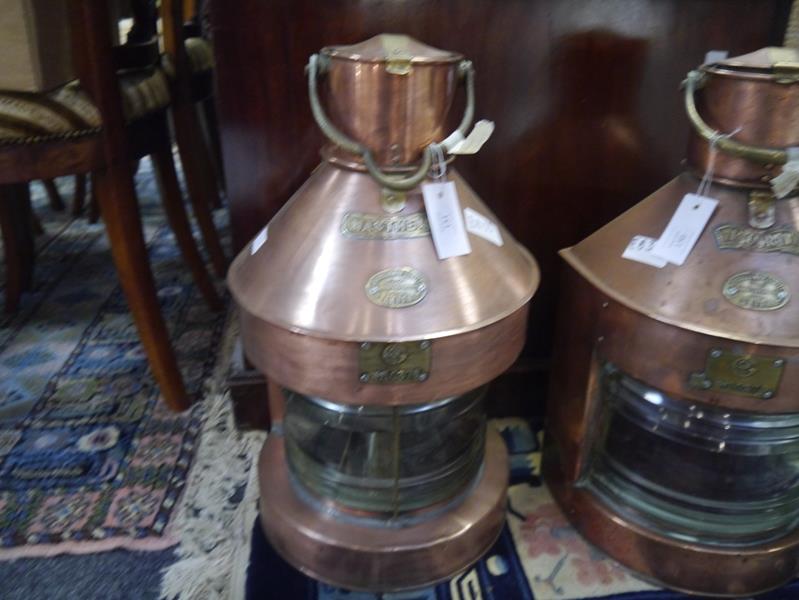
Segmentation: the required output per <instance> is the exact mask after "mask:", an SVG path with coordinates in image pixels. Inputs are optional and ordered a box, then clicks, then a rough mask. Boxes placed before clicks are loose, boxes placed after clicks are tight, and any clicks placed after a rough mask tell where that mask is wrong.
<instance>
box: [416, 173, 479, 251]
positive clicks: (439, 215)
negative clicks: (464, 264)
mask: <svg viewBox="0 0 799 600" xmlns="http://www.w3.org/2000/svg"><path fill="white" fill-rule="evenodd" d="M422 195H423V196H424V208H425V210H426V211H427V220H428V222H429V223H430V233H431V234H432V235H433V244H435V247H436V254H438V258H440V259H441V260H444V259H445V258H450V257H451V256H463V255H464V254H469V253H470V252H471V251H472V247H471V246H470V245H469V237H468V236H467V235H466V227H465V226H464V224H463V212H462V211H461V203H460V200H458V192H457V191H456V189H455V183H453V182H452V181H446V182H444V183H425V184H424V185H422Z"/></svg>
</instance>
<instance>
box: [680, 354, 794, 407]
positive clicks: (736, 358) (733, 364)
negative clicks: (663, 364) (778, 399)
mask: <svg viewBox="0 0 799 600" xmlns="http://www.w3.org/2000/svg"><path fill="white" fill-rule="evenodd" d="M784 367H785V360H784V359H782V358H773V357H768V356H751V355H747V354H735V353H734V352H725V351H723V350H719V349H718V348H714V349H712V350H711V351H710V352H709V353H708V355H707V363H706V365H705V370H704V371H701V372H698V373H691V376H690V377H689V378H688V385H689V386H690V387H692V388H694V389H698V390H707V391H710V390H715V391H718V392H725V393H727V394H735V395H736V396H747V397H749V398H765V399H768V398H772V397H773V396H774V394H776V393H777V388H778V387H779V385H780V379H781V377H782V370H783V368H784Z"/></svg>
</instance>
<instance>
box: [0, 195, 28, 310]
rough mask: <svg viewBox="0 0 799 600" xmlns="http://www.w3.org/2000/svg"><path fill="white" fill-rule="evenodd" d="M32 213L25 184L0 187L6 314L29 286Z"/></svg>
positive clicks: (13, 308)
mask: <svg viewBox="0 0 799 600" xmlns="http://www.w3.org/2000/svg"><path fill="white" fill-rule="evenodd" d="M32 226H33V212H32V211H31V203H30V193H29V190H28V184H27V182H25V183H15V184H10V185H3V186H0V230H1V231H2V234H3V248H4V251H5V261H6V305H5V310H6V312H7V313H12V312H14V311H16V310H17V307H18V306H19V299H20V296H22V292H23V291H25V290H27V289H30V287H31V285H32V283H33V265H34V256H35V253H34V249H35V247H34V240H33V227H32Z"/></svg>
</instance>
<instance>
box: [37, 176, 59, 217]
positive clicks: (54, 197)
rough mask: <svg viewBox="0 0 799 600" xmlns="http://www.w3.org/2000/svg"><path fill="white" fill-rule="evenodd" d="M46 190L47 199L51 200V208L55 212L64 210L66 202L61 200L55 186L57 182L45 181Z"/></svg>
mask: <svg viewBox="0 0 799 600" xmlns="http://www.w3.org/2000/svg"><path fill="white" fill-rule="evenodd" d="M42 183H43V184H44V189H45V190H47V197H48V198H50V208H52V209H53V210H58V211H62V210H64V201H63V200H62V199H61V194H60V193H59V192H58V188H57V187H56V186H55V181H53V180H52V179H44V180H43V181H42Z"/></svg>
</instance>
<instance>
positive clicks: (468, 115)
mask: <svg viewBox="0 0 799 600" xmlns="http://www.w3.org/2000/svg"><path fill="white" fill-rule="evenodd" d="M323 60H324V58H321V59H320V57H319V55H318V54H312V55H311V57H310V58H309V59H308V66H307V67H306V70H307V72H308V97H309V98H310V100H311V112H312V113H313V116H314V120H316V124H317V125H319V129H321V130H322V133H324V134H325V135H326V136H327V138H328V139H329V140H330V141H331V142H333V143H334V144H335V145H336V146H339V147H340V148H343V149H344V150H346V151H347V152H352V153H353V154H358V155H360V156H361V157H362V158H363V162H364V164H365V165H366V169H367V171H369V174H370V175H371V176H372V177H373V178H374V179H375V180H376V181H377V182H378V183H379V184H380V185H381V186H383V187H385V188H389V189H392V190H399V191H408V190H412V189H413V188H415V187H416V186H417V185H419V184H420V183H421V182H422V181H423V180H424V178H425V177H426V176H427V173H428V172H429V171H430V166H431V165H432V164H433V149H432V148H431V147H430V146H428V147H427V148H425V149H424V154H423V155H422V163H421V164H420V165H419V168H418V169H417V170H416V172H414V173H413V174H412V175H408V176H404V177H403V176H398V175H388V174H386V173H384V172H383V171H381V170H380V167H379V166H378V165H377V163H376V162H375V159H374V157H373V156H372V152H371V151H370V150H369V149H368V148H367V147H366V146H364V145H363V144H361V143H359V142H356V141H355V140H353V139H350V138H349V137H347V136H346V135H345V134H344V133H342V132H341V131H339V130H338V129H337V128H336V126H335V125H333V123H331V122H330V120H329V119H328V118H327V115H326V114H325V111H324V109H323V108H322V103H321V102H320V101H319V92H318V90H317V85H316V81H317V76H318V74H319V73H320V72H323V71H324V70H325V68H326V66H325V64H324V63H323V62H322V61H323ZM458 70H459V72H460V73H461V74H462V75H464V76H465V77H466V110H465V111H464V113H463V119H461V124H460V125H459V126H458V129H456V130H455V131H454V132H453V133H452V134H451V135H450V136H449V137H447V138H446V139H445V140H444V141H443V142H441V146H443V147H444V148H445V149H448V147H449V145H453V146H454V145H455V143H456V142H457V141H459V140H462V139H463V138H464V137H465V136H466V133H467V130H468V129H469V127H470V126H471V124H472V119H473V118H474V67H473V66H472V63H471V61H468V60H464V61H461V63H460V65H459V69H458Z"/></svg>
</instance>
